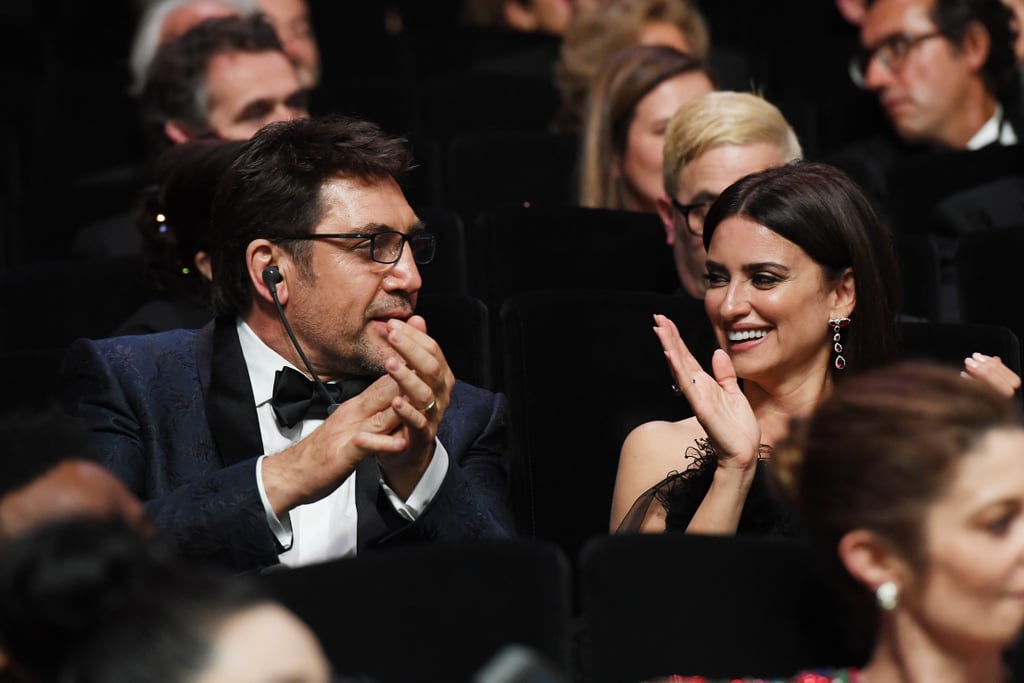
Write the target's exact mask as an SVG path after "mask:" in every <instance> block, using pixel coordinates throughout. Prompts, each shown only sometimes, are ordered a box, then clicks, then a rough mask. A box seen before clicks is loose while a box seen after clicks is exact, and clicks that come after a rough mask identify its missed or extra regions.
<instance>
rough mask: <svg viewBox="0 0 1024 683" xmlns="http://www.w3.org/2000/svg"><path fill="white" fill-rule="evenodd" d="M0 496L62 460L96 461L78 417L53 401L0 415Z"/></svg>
mask: <svg viewBox="0 0 1024 683" xmlns="http://www.w3.org/2000/svg"><path fill="white" fill-rule="evenodd" d="M0 453H2V454H3V458H2V460H0V462H2V463H3V464H2V465H0V497H3V496H5V495H7V494H8V493H10V492H12V491H17V490H18V489H20V488H22V487H24V486H26V485H28V484H30V483H31V482H33V481H35V480H36V479H38V478H39V477H41V476H42V475H44V474H46V473H47V472H49V471H50V470H51V469H53V468H54V467H56V466H57V465H59V464H60V463H62V462H64V461H66V460H74V459H82V460H90V461H92V462H99V458H98V457H97V454H96V453H95V451H93V450H92V448H91V447H90V445H89V432H88V430H87V429H86V427H85V423H84V422H82V421H81V420H80V419H78V418H75V417H71V416H70V415H68V414H66V413H64V412H63V411H62V410H61V409H60V408H59V407H58V405H57V404H51V405H48V406H47V407H45V408H44V409H43V410H34V409H33V410H29V409H19V410H14V411H11V412H8V413H5V414H4V415H2V416H0Z"/></svg>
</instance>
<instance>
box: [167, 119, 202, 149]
mask: <svg viewBox="0 0 1024 683" xmlns="http://www.w3.org/2000/svg"><path fill="white" fill-rule="evenodd" d="M164 135H166V136H167V137H168V139H170V141H171V142H173V143H174V144H176V145H180V144H181V143H183V142H188V141H189V140H192V139H194V138H195V137H196V136H195V135H193V134H192V131H191V130H190V129H189V127H188V125H187V124H186V123H185V122H183V121H178V120H176V119H172V120H170V121H168V122H167V123H165V124H164Z"/></svg>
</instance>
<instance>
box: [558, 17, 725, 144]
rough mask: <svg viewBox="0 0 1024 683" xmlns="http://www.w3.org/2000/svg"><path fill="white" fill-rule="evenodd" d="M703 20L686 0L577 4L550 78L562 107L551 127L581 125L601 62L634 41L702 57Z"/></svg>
mask: <svg viewBox="0 0 1024 683" xmlns="http://www.w3.org/2000/svg"><path fill="white" fill-rule="evenodd" d="M709 43H710V38H709V34H708V27H707V23H706V22H705V20H704V17H703V15H701V13H700V12H699V11H698V10H697V8H696V6H695V5H694V4H693V3H692V2H690V1H689V0H594V1H593V2H590V3H587V4H586V5H584V6H581V7H577V9H576V11H575V12H574V13H573V16H572V20H571V21H570V22H569V26H568V28H567V29H566V31H565V34H564V36H563V37H562V48H561V55H560V57H559V61H558V64H557V65H556V67H555V81H556V83H557V85H558V89H559V91H560V92H561V96H562V108H561V110H560V111H559V113H558V115H557V116H556V117H555V121H554V128H555V129H556V130H558V131H561V132H567V133H575V132H578V131H579V130H580V127H581V126H582V125H583V110H584V105H585V102H586V99H587V93H588V92H589V90H590V87H591V84H592V83H593V82H594V80H595V79H596V78H597V74H598V72H599V71H601V69H602V68H603V67H604V66H605V64H606V63H607V62H608V61H609V60H610V59H611V58H612V57H613V56H614V55H616V54H618V53H619V52H621V51H622V50H624V49H626V48H628V47H632V46H634V45H668V46H670V47H674V48H675V49H677V50H679V51H680V52H686V53H689V54H691V55H694V56H695V57H697V58H699V59H701V60H702V61H703V60H706V59H707V55H708V47H709Z"/></svg>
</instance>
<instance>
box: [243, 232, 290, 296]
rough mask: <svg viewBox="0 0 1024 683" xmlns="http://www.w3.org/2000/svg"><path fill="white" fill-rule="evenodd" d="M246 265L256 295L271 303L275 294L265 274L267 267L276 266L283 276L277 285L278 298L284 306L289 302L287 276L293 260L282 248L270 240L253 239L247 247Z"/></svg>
mask: <svg viewBox="0 0 1024 683" xmlns="http://www.w3.org/2000/svg"><path fill="white" fill-rule="evenodd" d="M245 265H246V270H247V271H248V273H249V281H250V282H251V283H252V286H253V288H254V289H255V290H256V296H257V297H259V298H261V299H263V300H265V301H268V302H270V303H273V301H274V295H273V294H272V292H271V287H270V285H268V284H267V282H266V280H264V277H263V276H264V272H265V271H266V270H267V268H270V267H271V266H274V267H276V268H277V270H278V273H280V276H281V277H280V279H279V280H278V282H277V285H276V289H277V299H278V301H280V302H281V305H282V306H284V305H285V304H286V303H287V302H288V277H287V276H288V273H289V271H290V265H291V261H290V260H289V259H288V258H286V257H285V253H284V251H283V250H282V249H280V248H279V247H278V246H277V245H276V244H274V243H273V242H271V241H270V240H265V239H258V240H253V241H252V242H250V243H249V246H248V247H246V249H245Z"/></svg>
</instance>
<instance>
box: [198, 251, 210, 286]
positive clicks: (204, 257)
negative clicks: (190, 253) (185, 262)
mask: <svg viewBox="0 0 1024 683" xmlns="http://www.w3.org/2000/svg"><path fill="white" fill-rule="evenodd" d="M193 261H195V264H196V270H198V271H199V273H200V275H202V276H203V277H204V278H206V279H207V280H208V281H209V280H213V262H212V259H211V258H210V254H209V253H208V252H205V251H197V252H196V255H195V258H194V259H193Z"/></svg>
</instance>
